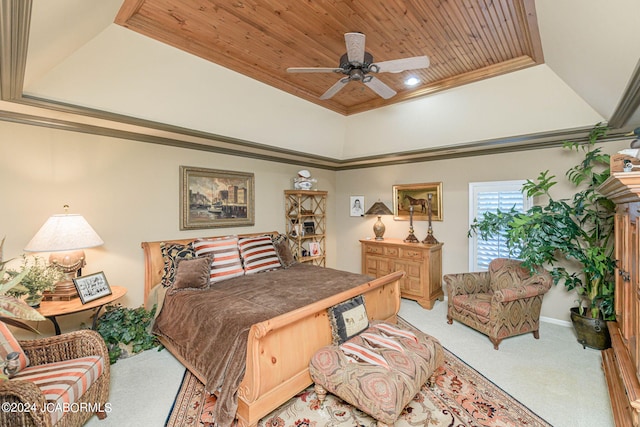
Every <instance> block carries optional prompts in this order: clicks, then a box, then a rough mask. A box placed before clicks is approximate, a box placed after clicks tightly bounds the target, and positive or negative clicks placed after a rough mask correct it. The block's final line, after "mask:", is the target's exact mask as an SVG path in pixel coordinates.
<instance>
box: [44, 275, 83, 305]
mask: <svg viewBox="0 0 640 427" xmlns="http://www.w3.org/2000/svg"><path fill="white" fill-rule="evenodd" d="M42 296H43V298H42V300H43V301H71V300H72V299H74V298H78V296H79V295H78V290H77V289H76V286H75V285H74V284H73V282H72V281H71V280H61V281H59V282H58V283H56V288H55V289H54V290H53V291H45V292H43V293H42Z"/></svg>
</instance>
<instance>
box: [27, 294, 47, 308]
mask: <svg viewBox="0 0 640 427" xmlns="http://www.w3.org/2000/svg"><path fill="white" fill-rule="evenodd" d="M42 298H44V295H42V294H38V295H27V298H25V300H24V302H26V303H27V305H28V306H29V307H33V308H38V307H40V303H41V302H42Z"/></svg>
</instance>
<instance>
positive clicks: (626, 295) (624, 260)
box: [598, 172, 640, 427]
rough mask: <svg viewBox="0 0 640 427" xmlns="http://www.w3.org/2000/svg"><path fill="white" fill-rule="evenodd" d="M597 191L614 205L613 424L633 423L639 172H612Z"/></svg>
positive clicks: (637, 391)
mask: <svg viewBox="0 0 640 427" xmlns="http://www.w3.org/2000/svg"><path fill="white" fill-rule="evenodd" d="M598 191H599V192H600V193H601V194H603V195H605V196H607V197H608V198H609V199H611V200H612V201H614V202H615V203H616V204H617V211H616V216H615V258H616V260H617V271H616V286H615V311H616V321H615V322H608V324H607V326H608V328H609V332H610V333H611V348H609V349H607V350H604V351H603V352H602V367H603V369H604V373H605V378H606V380H607V386H608V388H609V396H610V400H611V408H612V410H613V416H614V420H615V424H616V426H618V427H620V426H637V425H638V422H639V418H640V417H639V415H640V381H638V372H639V370H640V268H639V266H640V235H639V234H638V232H639V231H640V172H615V173H612V174H611V177H610V178H609V179H607V180H606V181H605V182H604V183H603V184H602V185H601V186H600V187H599V188H598Z"/></svg>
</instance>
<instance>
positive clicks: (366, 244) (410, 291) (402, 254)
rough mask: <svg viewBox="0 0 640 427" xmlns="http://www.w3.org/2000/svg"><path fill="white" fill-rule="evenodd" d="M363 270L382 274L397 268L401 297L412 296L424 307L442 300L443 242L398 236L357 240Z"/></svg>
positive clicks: (410, 297) (363, 271)
mask: <svg viewBox="0 0 640 427" xmlns="http://www.w3.org/2000/svg"><path fill="white" fill-rule="evenodd" d="M360 243H361V244H362V274H368V275H371V276H375V277H381V276H384V275H385V274H389V273H392V272H394V271H398V270H404V271H405V273H406V275H405V277H403V278H402V279H401V280H400V292H401V295H402V297H403V298H408V299H412V300H415V301H417V302H418V304H420V305H421V306H422V307H424V308H426V309H431V308H433V305H434V304H435V301H436V300H440V301H443V300H444V292H443V291H442V245H443V244H442V243H437V244H435V245H427V244H424V243H405V242H404V241H402V240H401V239H391V238H385V239H384V240H360Z"/></svg>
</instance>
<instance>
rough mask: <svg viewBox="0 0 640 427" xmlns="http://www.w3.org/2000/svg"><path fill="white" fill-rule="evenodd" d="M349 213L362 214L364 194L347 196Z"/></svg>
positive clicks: (352, 214) (353, 214)
mask: <svg viewBox="0 0 640 427" xmlns="http://www.w3.org/2000/svg"><path fill="white" fill-rule="evenodd" d="M349 213H350V215H351V216H364V196H351V197H350V198H349Z"/></svg>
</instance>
